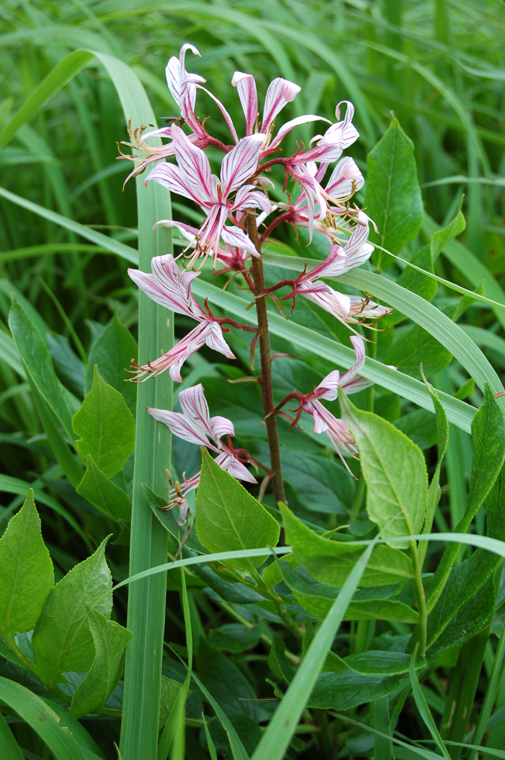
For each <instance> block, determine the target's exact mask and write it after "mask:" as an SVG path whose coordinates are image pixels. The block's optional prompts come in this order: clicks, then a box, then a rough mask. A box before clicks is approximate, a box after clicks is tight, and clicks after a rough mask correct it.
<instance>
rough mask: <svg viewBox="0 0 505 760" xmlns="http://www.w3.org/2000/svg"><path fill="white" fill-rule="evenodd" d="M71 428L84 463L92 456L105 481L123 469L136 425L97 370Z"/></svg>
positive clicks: (121, 398)
mask: <svg viewBox="0 0 505 760" xmlns="http://www.w3.org/2000/svg"><path fill="white" fill-rule="evenodd" d="M72 424H73V427H74V431H75V434H76V435H77V436H80V438H79V440H78V441H77V442H76V448H77V451H78V452H79V454H80V455H81V457H82V458H83V459H84V460H86V458H87V457H88V456H91V457H92V458H93V460H94V461H95V463H96V465H97V467H98V468H99V469H100V470H101V471H102V472H103V474H104V475H105V476H106V477H108V478H110V477H112V476H113V475H116V474H117V473H118V472H119V471H120V470H121V469H122V468H123V467H124V465H125V463H126V460H127V459H128V457H129V456H130V454H131V453H132V451H133V447H134V445H135V422H134V420H133V415H132V413H131V412H130V410H129V409H128V407H127V406H126V403H125V401H124V399H123V397H122V396H121V394H120V393H119V392H118V391H116V390H115V389H114V388H112V386H110V385H107V383H106V382H105V380H103V378H102V377H101V376H100V374H99V372H98V369H97V368H96V367H95V370H94V374H93V386H92V388H91V390H90V392H89V393H88V395H87V396H86V398H85V399H84V401H83V403H82V406H81V408H80V409H79V411H78V412H77V414H75V415H74V418H73V420H72Z"/></svg>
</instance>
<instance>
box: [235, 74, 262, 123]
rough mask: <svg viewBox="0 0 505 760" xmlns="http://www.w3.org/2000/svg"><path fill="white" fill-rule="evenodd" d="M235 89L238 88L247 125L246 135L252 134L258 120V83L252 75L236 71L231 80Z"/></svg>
mask: <svg viewBox="0 0 505 760" xmlns="http://www.w3.org/2000/svg"><path fill="white" fill-rule="evenodd" d="M231 83H232V85H233V87H236V88H237V91H238V96H239V98H240V103H241V104H242V110H243V111H244V116H245V123H246V135H250V134H252V131H253V129H254V125H255V123H256V119H257V118H258V95H257V92H256V82H255V80H254V77H253V76H251V75H250V74H244V73H243V72H242V71H236V72H235V73H234V75H233V78H232V80H231Z"/></svg>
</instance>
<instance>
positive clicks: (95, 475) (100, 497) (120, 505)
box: [76, 454, 132, 522]
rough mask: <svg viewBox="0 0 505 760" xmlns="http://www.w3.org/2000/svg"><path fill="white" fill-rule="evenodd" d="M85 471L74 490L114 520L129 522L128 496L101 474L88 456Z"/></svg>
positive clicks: (130, 506)
mask: <svg viewBox="0 0 505 760" xmlns="http://www.w3.org/2000/svg"><path fill="white" fill-rule="evenodd" d="M87 465H88V466H87V469H86V472H85V474H84V477H83V479H82V480H81V482H80V483H79V485H78V486H77V488H76V491H77V493H79V494H81V496H84V498H85V499H87V500H88V501H89V502H90V503H91V504H93V505H94V506H95V507H96V508H97V509H99V510H100V511H101V512H103V513H104V514H105V515H107V516H108V517H112V518H113V519H114V520H124V521H125V522H129V521H130V520H131V510H132V504H131V501H130V498H129V496H128V494H126V493H125V492H124V491H122V490H121V488H119V487H118V486H117V485H116V484H115V483H113V482H112V480H109V478H108V477H107V475H106V474H105V473H104V472H102V471H101V470H100V469H99V468H98V467H97V466H96V464H95V462H94V461H93V457H92V456H91V454H88V459H87Z"/></svg>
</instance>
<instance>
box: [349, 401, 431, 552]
mask: <svg viewBox="0 0 505 760" xmlns="http://www.w3.org/2000/svg"><path fill="white" fill-rule="evenodd" d="M340 404H341V408H342V419H343V421H344V423H345V424H346V425H347V427H348V428H349V429H350V431H351V433H352V434H353V436H354V439H355V441H356V445H357V447H358V450H359V455H360V459H361V467H362V470H363V475H364V478H365V480H366V482H367V502H366V505H367V506H366V508H367V512H368V516H369V517H370V519H371V520H373V521H374V522H375V523H377V525H378V526H379V528H380V530H381V534H382V537H383V538H393V537H397V536H406V535H409V534H414V533H419V532H420V530H421V528H422V527H423V522H424V514H425V509H426V493H427V490H428V475H427V472H426V464H425V461H424V457H423V455H422V452H421V450H420V449H419V448H418V447H417V446H416V445H415V444H414V443H412V441H411V440H410V439H409V438H407V436H406V435H404V434H403V433H402V432H401V431H400V430H398V429H397V428H395V427H394V425H392V424H391V423H390V422H387V421H386V420H384V419H382V418H381V417H378V416H377V415H376V414H372V412H363V411H361V410H360V409H357V408H356V407H355V406H353V405H352V404H351V403H350V401H349V400H348V399H347V398H346V397H345V396H344V394H343V393H342V394H341V395H340ZM402 545H403V544H402ZM407 545H408V542H405V544H404V546H407ZM395 546H399V544H398V543H395Z"/></svg>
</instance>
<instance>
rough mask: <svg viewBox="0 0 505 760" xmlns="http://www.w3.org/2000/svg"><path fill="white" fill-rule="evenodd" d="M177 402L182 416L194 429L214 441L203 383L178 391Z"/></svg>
mask: <svg viewBox="0 0 505 760" xmlns="http://www.w3.org/2000/svg"><path fill="white" fill-rule="evenodd" d="M179 403H180V405H181V409H182V412H183V414H184V416H185V417H186V419H187V420H189V422H190V423H191V424H192V425H193V427H194V429H195V430H199V431H201V432H204V433H205V435H207V436H208V437H209V438H212V439H213V440H214V441H215V439H214V436H213V434H212V427H211V424H210V414H209V406H208V404H207V400H206V398H205V395H204V392H203V385H202V384H201V383H198V385H193V386H192V387H191V388H186V389H185V390H183V391H181V392H180V393H179ZM215 442H216V441H215ZM206 445H208V444H206Z"/></svg>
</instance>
